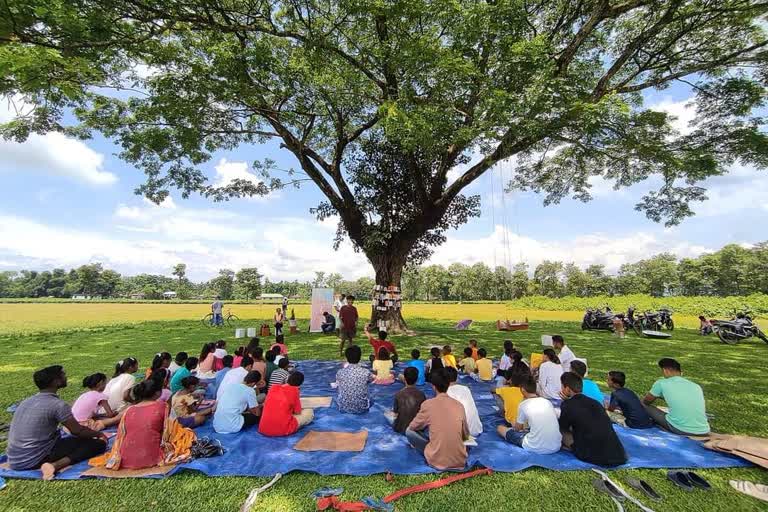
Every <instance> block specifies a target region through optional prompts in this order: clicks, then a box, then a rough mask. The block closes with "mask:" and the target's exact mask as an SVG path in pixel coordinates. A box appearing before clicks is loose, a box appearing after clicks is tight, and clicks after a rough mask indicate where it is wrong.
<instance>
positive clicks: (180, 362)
mask: <svg viewBox="0 0 768 512" xmlns="http://www.w3.org/2000/svg"><path fill="white" fill-rule="evenodd" d="M188 358H189V354H187V353H186V352H179V353H178V354H176V358H175V359H174V360H173V362H172V363H171V364H170V366H168V370H170V372H171V378H173V374H174V373H176V370H178V369H179V368H181V367H182V366H184V363H186V362H187V359H188Z"/></svg>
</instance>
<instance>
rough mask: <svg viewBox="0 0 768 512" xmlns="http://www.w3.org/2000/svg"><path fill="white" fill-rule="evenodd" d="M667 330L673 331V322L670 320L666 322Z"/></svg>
mask: <svg viewBox="0 0 768 512" xmlns="http://www.w3.org/2000/svg"><path fill="white" fill-rule="evenodd" d="M667 329H669V330H670V331H674V330H675V322H673V321H672V319H671V318H670V319H669V320H667Z"/></svg>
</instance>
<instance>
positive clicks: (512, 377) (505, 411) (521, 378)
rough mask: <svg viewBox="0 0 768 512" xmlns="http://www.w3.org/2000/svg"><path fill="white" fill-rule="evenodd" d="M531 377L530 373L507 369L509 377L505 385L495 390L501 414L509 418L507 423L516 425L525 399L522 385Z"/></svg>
mask: <svg viewBox="0 0 768 512" xmlns="http://www.w3.org/2000/svg"><path fill="white" fill-rule="evenodd" d="M528 378H530V374H528V373H521V372H515V371H513V370H507V379H506V381H505V385H504V386H501V387H498V388H496V389H495V390H494V393H496V395H497V396H496V397H495V399H496V406H497V407H498V408H499V414H500V415H501V416H503V417H504V419H505V420H507V423H508V424H510V425H514V424H515V421H516V420H517V409H518V407H519V406H520V403H521V402H522V401H523V400H524V399H525V397H524V396H523V392H522V390H521V389H520V386H522V385H523V383H524V382H526V381H527V380H528Z"/></svg>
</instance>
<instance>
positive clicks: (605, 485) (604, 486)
mask: <svg viewBox="0 0 768 512" xmlns="http://www.w3.org/2000/svg"><path fill="white" fill-rule="evenodd" d="M592 485H593V486H594V487H595V489H597V490H598V491H600V492H602V493H605V494H607V495H608V496H610V497H611V498H613V499H615V500H618V501H624V500H626V499H627V498H626V497H625V496H624V495H623V494H621V492H620V491H619V490H618V489H617V488H616V487H614V485H613V484H612V483H611V482H608V481H606V480H603V479H602V478H595V479H594V480H593V481H592Z"/></svg>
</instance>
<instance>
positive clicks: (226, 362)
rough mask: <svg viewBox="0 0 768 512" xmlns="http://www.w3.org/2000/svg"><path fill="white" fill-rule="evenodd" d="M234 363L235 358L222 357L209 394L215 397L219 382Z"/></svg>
mask: <svg viewBox="0 0 768 512" xmlns="http://www.w3.org/2000/svg"><path fill="white" fill-rule="evenodd" d="M241 360H242V359H241ZM234 362H235V358H234V357H232V356H224V357H223V358H222V359H221V364H222V367H221V369H220V370H219V371H217V372H216V378H215V379H214V380H213V387H212V389H211V393H212V394H213V395H216V393H217V391H218V390H219V386H221V382H222V381H223V380H224V377H226V376H227V373H228V372H229V371H230V370H231V369H232V365H233V364H234ZM185 426H186V425H185Z"/></svg>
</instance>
